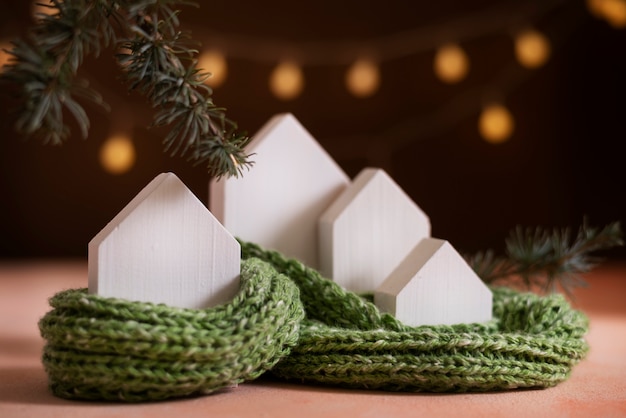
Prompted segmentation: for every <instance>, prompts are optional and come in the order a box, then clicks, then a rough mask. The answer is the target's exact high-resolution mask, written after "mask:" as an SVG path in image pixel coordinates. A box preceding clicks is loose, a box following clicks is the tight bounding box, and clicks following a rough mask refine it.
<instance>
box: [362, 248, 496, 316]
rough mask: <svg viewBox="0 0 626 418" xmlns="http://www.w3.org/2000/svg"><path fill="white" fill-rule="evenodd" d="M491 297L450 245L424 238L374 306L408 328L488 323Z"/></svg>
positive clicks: (381, 290)
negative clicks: (411, 326) (410, 326)
mask: <svg viewBox="0 0 626 418" xmlns="http://www.w3.org/2000/svg"><path fill="white" fill-rule="evenodd" d="M492 299H493V297H492V294H491V291H490V290H489V288H488V287H487V286H486V285H485V284H484V283H483V281H482V280H480V278H479V277H478V276H477V275H476V273H475V272H474V271H473V270H472V268H471V267H470V266H469V265H468V264H467V263H466V262H465V260H464V259H463V257H462V256H461V255H460V254H459V253H458V252H457V251H456V250H455V249H454V248H453V247H452V246H451V245H450V243H449V242H448V241H444V240H440V239H435V238H425V239H423V240H422V241H421V242H420V243H419V244H418V245H416V246H415V248H414V249H413V250H412V251H411V253H410V254H409V255H408V256H407V257H406V258H405V259H404V260H403V261H402V263H401V264H400V265H399V266H398V267H397V268H396V269H395V270H394V271H393V272H392V273H391V274H390V275H389V277H388V278H387V279H386V280H385V281H384V282H383V283H382V284H381V285H380V286H379V287H378V289H376V292H375V294H374V302H375V304H376V306H377V307H378V308H379V309H380V310H382V311H384V312H389V313H391V314H393V315H394V316H395V317H396V318H397V319H399V320H400V321H402V322H404V323H405V324H407V325H413V326H418V325H453V324H459V323H474V322H486V321H489V320H490V319H491V316H492V303H493V302H492Z"/></svg>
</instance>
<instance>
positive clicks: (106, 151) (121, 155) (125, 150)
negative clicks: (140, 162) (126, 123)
mask: <svg viewBox="0 0 626 418" xmlns="http://www.w3.org/2000/svg"><path fill="white" fill-rule="evenodd" d="M135 158H136V157H135V146H134V145H133V141H132V140H131V139H130V138H129V137H127V136H124V135H116V136H112V137H110V138H109V139H107V140H106V141H105V142H104V144H102V147H101V148H100V164H101V165H102V167H103V168H104V169H105V170H106V171H107V172H109V173H111V174H124V173H126V172H127V171H128V170H130V169H131V168H132V167H133V165H135Z"/></svg>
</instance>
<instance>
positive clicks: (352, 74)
mask: <svg viewBox="0 0 626 418" xmlns="http://www.w3.org/2000/svg"><path fill="white" fill-rule="evenodd" d="M379 86H380V71H379V69H378V65H377V64H376V63H375V62H374V61H372V60H369V59H365V58H362V59H359V60H357V61H356V62H355V63H354V64H352V65H351V66H350V68H349V69H348V72H347V73H346V87H347V88H348V91H349V92H350V93H352V94H353V95H354V96H356V97H361V98H363V97H369V96H372V95H373V94H374V93H376V91H378V87H379Z"/></svg>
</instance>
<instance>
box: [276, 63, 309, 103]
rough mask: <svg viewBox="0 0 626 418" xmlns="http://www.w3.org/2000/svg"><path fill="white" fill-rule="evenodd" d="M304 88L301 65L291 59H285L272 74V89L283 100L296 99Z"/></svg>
mask: <svg viewBox="0 0 626 418" xmlns="http://www.w3.org/2000/svg"><path fill="white" fill-rule="evenodd" d="M303 89H304V75H303V74H302V70H301V69H300V67H299V66H298V65H297V64H296V63H294V62H291V61H285V62H282V63H280V64H278V66H277V67H276V68H275V69H274V71H272V74H271V75H270V91H271V92H272V93H273V94H274V96H276V97H278V98H279V99H282V100H292V99H295V98H296V97H298V96H299V95H300V93H302V90H303Z"/></svg>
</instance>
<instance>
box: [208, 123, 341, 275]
mask: <svg viewBox="0 0 626 418" xmlns="http://www.w3.org/2000/svg"><path fill="white" fill-rule="evenodd" d="M246 152H247V153H250V154H254V156H253V157H252V160H253V161H254V165H253V166H252V168H251V169H250V171H248V172H246V173H245V174H244V175H243V176H242V177H240V178H222V179H220V180H219V181H215V180H213V181H211V183H210V186H209V197H210V203H209V207H210V209H211V212H213V213H214V214H215V216H216V217H217V218H218V219H219V220H220V221H221V222H222V224H223V225H224V226H225V227H226V228H227V229H228V230H229V231H230V232H231V233H232V234H233V235H235V236H236V237H239V238H241V239H244V240H246V241H252V242H255V243H257V244H260V245H261V246H263V247H265V248H268V249H274V250H278V251H280V252H282V253H283V254H285V255H287V256H289V257H293V258H297V259H299V260H300V261H302V262H303V263H305V264H307V265H308V266H310V267H313V268H317V267H318V265H319V261H318V258H319V257H318V250H317V248H318V242H317V220H318V218H319V216H320V215H321V214H322V212H323V211H324V210H326V208H327V207H328V206H329V205H330V204H331V203H332V202H333V200H334V199H335V198H336V197H337V196H338V195H339V194H340V193H341V192H342V191H343V190H344V189H345V188H346V187H347V185H348V184H349V182H350V179H349V178H348V176H347V175H346V174H345V173H344V172H343V170H342V169H341V168H340V167H339V166H338V165H337V163H336V162H335V161H334V160H333V159H332V158H331V157H330V155H328V153H327V152H326V151H325V150H324V149H323V148H322V147H321V146H320V145H319V143H318V142H317V141H316V140H315V139H314V138H313V137H312V136H311V134H310V133H309V132H308V131H307V130H306V129H305V128H304V127H303V126H302V125H301V124H300V122H298V120H297V119H296V118H295V117H294V116H293V115H292V114H289V113H286V114H280V115H277V116H275V117H273V118H272V119H271V120H270V121H269V122H268V123H267V124H265V125H264V126H263V127H262V128H261V129H260V130H259V132H258V133H257V134H256V135H255V136H254V138H253V139H252V141H251V142H250V144H248V146H247V147H246Z"/></svg>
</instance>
